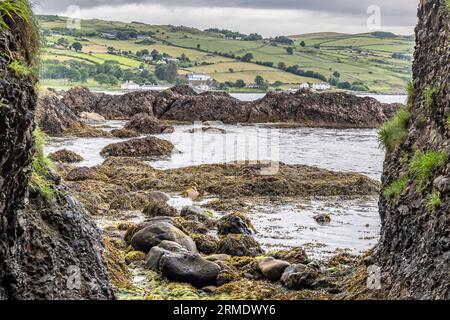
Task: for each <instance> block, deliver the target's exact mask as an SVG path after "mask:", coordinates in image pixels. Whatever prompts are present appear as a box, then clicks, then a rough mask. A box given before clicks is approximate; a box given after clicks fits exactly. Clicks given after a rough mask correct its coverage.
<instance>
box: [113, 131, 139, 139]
mask: <svg viewBox="0 0 450 320" xmlns="http://www.w3.org/2000/svg"><path fill="white" fill-rule="evenodd" d="M111 135H112V136H113V137H115V138H119V139H130V138H137V137H139V133H137V132H136V131H134V130H127V129H114V130H111Z"/></svg>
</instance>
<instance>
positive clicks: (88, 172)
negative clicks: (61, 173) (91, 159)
mask: <svg viewBox="0 0 450 320" xmlns="http://www.w3.org/2000/svg"><path fill="white" fill-rule="evenodd" d="M94 174H95V168H89V167H78V168H75V169H73V170H71V171H69V173H68V174H67V176H66V180H67V181H84V180H88V179H91V178H92V177H93V176H94Z"/></svg>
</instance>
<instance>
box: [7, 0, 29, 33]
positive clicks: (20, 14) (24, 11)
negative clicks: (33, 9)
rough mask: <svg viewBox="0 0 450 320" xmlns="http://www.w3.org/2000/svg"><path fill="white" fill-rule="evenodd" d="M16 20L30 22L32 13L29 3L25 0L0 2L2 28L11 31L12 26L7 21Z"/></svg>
mask: <svg viewBox="0 0 450 320" xmlns="http://www.w3.org/2000/svg"><path fill="white" fill-rule="evenodd" d="M6 18H8V19H11V20H16V19H17V18H19V19H21V20H23V21H25V22H29V21H30V11H29V5H28V1H25V0H3V1H2V2H0V27H1V28H5V29H9V28H10V26H9V25H8V24H7V23H6V21H5V19H6Z"/></svg>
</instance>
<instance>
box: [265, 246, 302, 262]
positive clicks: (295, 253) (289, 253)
mask: <svg viewBox="0 0 450 320" xmlns="http://www.w3.org/2000/svg"><path fill="white" fill-rule="evenodd" d="M273 257H274V258H275V259H278V260H283V261H287V262H289V263H290V264H308V263H309V258H308V255H307V254H306V252H305V250H303V249H302V248H300V247H296V248H292V249H290V250H281V251H278V252H276V253H275V254H274V255H273Z"/></svg>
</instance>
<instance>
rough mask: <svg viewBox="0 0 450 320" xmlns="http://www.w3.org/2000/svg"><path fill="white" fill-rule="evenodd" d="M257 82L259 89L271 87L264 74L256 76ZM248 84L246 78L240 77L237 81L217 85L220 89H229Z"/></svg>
mask: <svg viewBox="0 0 450 320" xmlns="http://www.w3.org/2000/svg"><path fill="white" fill-rule="evenodd" d="M280 83H281V82H280ZM255 84H256V85H257V86H258V88H259V89H262V90H264V91H266V90H267V89H268V88H269V82H268V81H266V80H265V79H264V78H263V77H262V76H260V75H257V76H256V78H255ZM246 86H247V84H246V83H245V81H244V80H242V79H239V80H236V82H232V81H225V82H223V83H219V84H218V85H217V87H218V89H219V90H228V89H229V88H240V89H242V88H245V87H246Z"/></svg>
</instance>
